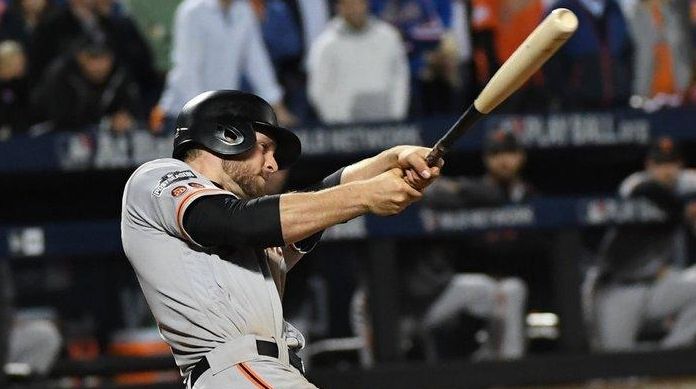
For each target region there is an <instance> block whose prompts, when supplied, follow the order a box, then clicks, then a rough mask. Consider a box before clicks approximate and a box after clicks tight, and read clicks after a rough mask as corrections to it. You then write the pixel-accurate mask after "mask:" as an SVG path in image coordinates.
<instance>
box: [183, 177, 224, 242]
mask: <svg viewBox="0 0 696 389" xmlns="http://www.w3.org/2000/svg"><path fill="white" fill-rule="evenodd" d="M204 192H207V193H210V192H215V193H218V194H227V192H225V191H223V190H221V189H217V188H204V189H198V190H195V191H193V192H191V193H189V194H188V195H187V196H186V197H184V198H183V199H181V202H180V203H179V205H178V206H177V207H176V213H175V215H176V226H177V228H179V232H180V233H181V235H182V236H184V237H186V238H187V239H188V240H191V237H190V236H188V234H187V233H186V231H184V225H183V222H184V220H183V217H184V215H183V213H182V211H183V209H184V208H186V205H187V204H188V203H189V202H191V201H193V200H195V199H196V198H198V197H200V196H197V195H202V194H203V193H204Z"/></svg>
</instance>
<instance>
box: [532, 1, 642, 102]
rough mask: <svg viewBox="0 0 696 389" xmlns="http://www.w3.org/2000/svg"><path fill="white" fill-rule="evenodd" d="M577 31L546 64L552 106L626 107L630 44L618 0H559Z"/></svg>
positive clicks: (629, 83)
mask: <svg viewBox="0 0 696 389" xmlns="http://www.w3.org/2000/svg"><path fill="white" fill-rule="evenodd" d="M559 7H562V8H568V9H570V10H571V11H573V12H574V13H575V14H576V15H577V17H578V20H579V25H578V30H577V31H576V32H575V34H573V36H572V37H571V38H570V39H569V40H568V42H567V43H566V44H565V46H563V47H562V48H561V49H560V50H559V51H558V53H556V55H555V56H554V57H553V58H552V59H551V60H550V61H549V63H548V64H547V66H546V67H545V74H544V76H545V78H546V83H545V84H546V85H547V86H548V88H549V92H550V94H551V99H552V101H551V105H552V107H554V108H557V109H563V110H596V109H610V108H617V107H624V106H627V105H628V100H629V98H630V96H631V93H632V84H631V82H632V79H633V77H632V68H633V61H632V45H631V38H630V36H629V32H628V27H627V25H626V20H625V19H624V15H623V13H622V11H621V8H620V7H619V5H618V4H617V2H616V1H615V0H558V1H556V2H555V3H554V4H553V6H552V7H550V9H554V8H559Z"/></svg>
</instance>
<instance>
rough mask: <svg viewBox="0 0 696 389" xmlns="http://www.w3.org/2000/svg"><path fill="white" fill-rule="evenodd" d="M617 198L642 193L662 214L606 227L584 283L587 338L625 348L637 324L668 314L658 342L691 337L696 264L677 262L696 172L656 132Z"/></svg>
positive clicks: (632, 342) (674, 343) (692, 215)
mask: <svg viewBox="0 0 696 389" xmlns="http://www.w3.org/2000/svg"><path fill="white" fill-rule="evenodd" d="M619 194H620V196H621V197H623V198H645V199H648V200H650V201H651V202H652V203H654V204H655V205H656V206H657V207H659V208H660V209H662V210H663V211H664V213H665V214H666V215H667V216H668V218H667V221H666V222H665V223H661V224H646V225H626V226H618V227H616V228H614V229H613V230H610V231H609V232H608V234H607V236H606V237H605V240H604V242H603V247H602V249H601V252H600V263H599V266H598V271H597V274H596V275H595V274H592V273H591V274H590V277H589V278H588V280H587V284H586V287H587V288H588V290H586V291H585V293H586V295H585V298H586V299H587V300H586V303H588V304H591V303H593V304H591V305H588V308H591V310H590V311H589V312H588V313H589V314H590V316H591V318H592V319H593V320H592V323H591V328H592V329H593V330H594V332H595V333H594V334H593V335H594V337H593V338H594V339H593V340H594V346H595V347H597V348H598V349H601V350H610V351H617V350H630V349H632V348H634V347H635V346H636V341H637V337H638V334H639V331H640V329H641V328H642V327H643V326H644V325H645V324H646V323H651V322H670V323H671V325H669V326H668V328H666V329H667V330H668V333H667V335H666V336H665V337H664V338H663V339H662V340H661V343H660V347H663V348H675V347H684V346H687V345H690V344H693V342H694V340H696V266H693V265H692V266H691V267H688V268H685V266H684V265H685V264H686V261H685V260H684V258H680V257H682V256H683V254H684V252H683V247H681V248H680V246H682V244H681V243H680V242H683V239H684V238H685V236H684V233H685V232H686V231H685V229H684V225H685V224H686V225H689V226H690V228H691V229H692V231H693V228H694V225H696V224H695V221H696V208H695V203H693V202H689V201H688V198H689V197H693V196H694V195H695V194H696V172H695V171H693V170H687V169H684V168H683V165H682V159H681V156H680V153H679V152H678V149H677V147H676V146H675V145H674V143H673V141H672V140H671V139H670V138H661V139H659V140H658V141H656V142H655V144H654V145H653V146H652V147H651V148H650V151H649V153H648V157H647V159H646V170H645V171H642V172H638V173H634V174H632V175H631V176H629V177H628V178H626V180H624V182H623V183H622V184H621V187H620V188H619Z"/></svg>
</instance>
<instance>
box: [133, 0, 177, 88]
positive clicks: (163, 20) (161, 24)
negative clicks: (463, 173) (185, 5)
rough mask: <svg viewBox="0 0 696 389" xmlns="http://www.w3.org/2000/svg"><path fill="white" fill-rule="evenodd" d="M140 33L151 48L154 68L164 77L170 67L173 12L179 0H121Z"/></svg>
mask: <svg viewBox="0 0 696 389" xmlns="http://www.w3.org/2000/svg"><path fill="white" fill-rule="evenodd" d="M122 2H123V4H124V5H125V7H126V10H127V12H128V13H129V14H130V16H131V17H132V18H133V20H134V21H135V23H136V25H137V27H138V28H139V30H140V34H141V35H142V36H143V37H144V38H145V39H146V40H147V42H148V45H149V46H150V48H151V49H152V52H153V57H154V64H155V69H156V70H157V72H158V73H159V74H160V75H161V77H164V75H166V74H167V72H168V71H169V70H170V69H171V66H172V63H171V51H172V29H173V26H174V13H175V12H176V7H177V6H178V5H179V4H181V0H157V1H142V0H123V1H122Z"/></svg>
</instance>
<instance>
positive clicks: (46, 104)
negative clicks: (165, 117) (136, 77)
mask: <svg viewBox="0 0 696 389" xmlns="http://www.w3.org/2000/svg"><path fill="white" fill-rule="evenodd" d="M74 47H76V49H74V53H73V55H71V56H68V57H65V58H60V59H58V60H56V62H55V63H54V64H53V65H51V67H50V68H49V69H47V71H46V74H45V76H44V80H43V82H42V84H41V85H40V86H39V87H38V88H37V89H36V90H35V91H34V95H33V101H34V102H35V104H36V106H37V108H38V110H39V111H40V112H41V113H43V114H44V115H45V119H47V120H48V121H50V122H52V124H53V129H54V130H59V131H66V130H67V131H70V130H72V131H79V130H84V129H87V128H90V127H94V126H107V127H108V128H110V129H111V130H113V131H114V132H116V133H123V132H125V131H128V130H129V129H131V128H133V126H134V125H135V123H136V119H140V118H142V115H141V108H140V96H139V92H138V86H137V84H136V83H135V82H134V81H133V80H132V78H131V76H130V74H129V73H128V71H127V69H126V68H124V67H122V66H119V65H118V63H117V62H115V60H114V54H113V50H112V49H111V48H110V47H109V46H108V45H106V44H105V43H104V42H101V41H97V40H94V39H92V38H91V37H83V38H81V39H79V40H78V41H76V42H75V45H74Z"/></svg>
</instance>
